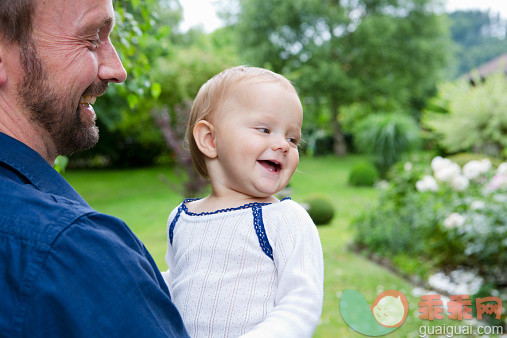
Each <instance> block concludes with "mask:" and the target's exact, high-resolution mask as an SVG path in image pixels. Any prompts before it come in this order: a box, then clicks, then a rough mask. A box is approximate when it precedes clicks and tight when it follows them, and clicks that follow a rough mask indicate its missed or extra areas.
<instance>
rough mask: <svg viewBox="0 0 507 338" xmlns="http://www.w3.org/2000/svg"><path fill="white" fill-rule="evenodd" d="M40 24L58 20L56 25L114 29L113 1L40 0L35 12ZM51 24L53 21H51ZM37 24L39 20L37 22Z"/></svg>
mask: <svg viewBox="0 0 507 338" xmlns="http://www.w3.org/2000/svg"><path fill="white" fill-rule="evenodd" d="M35 15H36V18H37V19H40V20H42V22H39V23H41V24H45V23H46V21H47V20H57V21H54V22H53V23H54V24H57V25H61V26H64V25H65V26H66V27H64V28H69V27H68V26H69V23H70V24H71V25H73V26H76V27H81V28H82V27H84V26H89V25H96V26H99V27H100V26H106V27H112V26H113V25H114V10H113V5H112V1H111V0H39V1H37V6H36V10H35ZM49 23H51V21H49ZM35 24H37V20H36V22H35Z"/></svg>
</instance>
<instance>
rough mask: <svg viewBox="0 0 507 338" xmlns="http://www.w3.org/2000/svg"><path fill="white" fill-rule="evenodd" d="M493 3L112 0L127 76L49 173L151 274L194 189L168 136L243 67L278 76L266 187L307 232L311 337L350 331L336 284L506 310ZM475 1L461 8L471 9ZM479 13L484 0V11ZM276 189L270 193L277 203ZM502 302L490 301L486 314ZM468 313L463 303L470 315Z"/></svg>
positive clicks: (182, 154)
mask: <svg viewBox="0 0 507 338" xmlns="http://www.w3.org/2000/svg"><path fill="white" fill-rule="evenodd" d="M502 5H504V6H505V5H506V4H505V3H504V2H503V1H490V2H487V1H475V2H472V1H468V2H467V1H449V2H445V1H436V0H294V1H284V0H271V1H266V0H222V1H190V0H188V1H181V2H178V1H177V0H144V1H140V0H117V1H115V7H116V14H117V25H116V28H115V31H114V34H113V36H112V41H113V43H114V45H115V46H116V48H117V50H118V52H119V54H120V57H121V59H122V60H123V63H124V66H125V68H126V69H127V72H128V74H129V77H128V79H127V81H126V82H125V83H123V84H120V85H111V86H110V89H109V91H108V93H107V94H106V95H105V96H103V97H101V98H100V99H99V100H97V103H96V104H95V105H94V107H95V111H96V112H97V124H98V125H99V128H100V141H99V143H98V144H97V146H96V147H94V148H93V149H91V150H88V151H86V152H80V153H77V154H75V155H73V156H72V157H70V158H62V157H60V158H58V161H57V163H56V167H57V169H58V170H60V171H61V172H62V173H63V175H64V176H65V177H66V178H67V179H68V180H69V181H70V183H71V184H72V185H73V186H74V187H75V188H76V189H77V190H78V191H79V192H80V193H81V194H82V195H83V196H84V198H85V199H86V200H87V201H89V203H90V204H91V205H92V207H94V208H95V209H97V210H99V211H101V212H105V213H109V214H112V215H114V216H117V217H120V218H122V219H124V220H125V221H126V222H127V224H128V225H129V226H130V227H131V228H132V229H133V230H134V232H135V233H136V234H137V235H138V236H139V237H140V238H141V240H143V242H144V243H145V244H146V246H147V247H148V249H149V250H150V252H151V253H152V255H153V256H154V258H155V260H156V262H157V264H158V265H159V268H160V269H161V270H165V269H166V266H165V263H164V255H165V248H166V245H167V244H166V221H167V217H168V214H169V212H170V211H171V210H172V209H173V208H174V207H175V206H177V205H178V204H179V203H180V202H181V201H182V199H183V198H185V197H199V196H201V197H203V196H205V195H206V194H207V193H208V192H209V187H208V185H207V182H205V181H203V180H201V179H200V178H199V177H198V176H197V174H196V173H195V171H194V170H193V168H192V164H191V161H190V159H189V155H188V151H187V149H186V147H185V146H184V144H183V135H184V131H185V127H186V120H187V114H188V112H189V110H190V106H191V104H192V100H193V98H194V96H195V95H196V94H197V91H198V89H199V88H200V86H201V85H202V84H203V83H204V82H206V81H207V80H208V79H209V78H210V77H212V76H213V75H215V74H216V73H218V72H220V71H222V70H223V69H225V68H228V67H231V66H235V65H239V64H245V65H250V66H259V67H265V68H268V69H271V70H273V71H275V72H278V73H280V74H283V75H284V76H286V77H287V78H289V79H290V80H291V81H293V83H294V85H295V87H296V88H297V90H298V92H299V94H300V98H301V100H302V103H303V107H304V122H303V142H302V145H301V148H300V154H301V161H300V166H299V168H298V172H297V173H296V174H295V175H294V177H293V179H292V181H291V182H290V184H289V187H288V188H287V189H285V190H284V191H283V192H282V195H283V196H291V197H292V198H293V199H294V200H295V201H297V202H300V203H302V204H303V205H304V206H305V207H306V208H307V209H308V211H309V213H310V215H311V216H312V218H313V219H314V221H315V223H316V224H317V225H318V228H319V232H320V235H321V239H322V244H323V249H324V258H325V269H326V271H325V299H324V309H323V314H322V319H321V323H320V325H319V327H318V329H317V332H316V334H315V336H317V337H334V336H345V337H348V336H355V335H357V336H359V334H355V333H354V331H352V330H351V329H350V328H349V327H348V326H347V325H346V324H345V322H344V321H343V319H342V317H341V315H340V313H339V301H340V297H341V293H342V292H343V290H345V289H354V290H357V291H359V292H361V293H362V294H363V295H364V296H365V297H366V299H367V300H368V302H370V303H371V302H372V301H373V300H374V299H375V297H376V295H378V294H379V293H380V292H382V291H385V290H389V289H395V290H399V291H401V292H403V293H404V294H405V295H406V296H407V298H408V300H409V306H410V310H409V316H408V318H407V321H406V322H405V324H404V325H403V326H402V327H401V328H400V329H399V330H397V331H395V332H394V333H392V334H391V335H393V336H403V337H406V336H414V337H415V336H419V335H420V333H419V328H420V327H421V325H442V323H445V324H446V325H449V326H463V325H492V326H497V327H498V326H503V327H504V332H505V325H506V317H505V310H504V311H503V314H502V315H501V316H500V318H499V319H498V318H496V314H491V315H486V316H485V318H484V319H485V321H483V322H480V323H479V322H477V321H476V320H473V321H471V322H467V321H457V320H450V319H449V318H448V317H447V316H446V318H445V319H444V320H443V321H441V322H439V321H437V322H436V323H435V322H428V321H424V320H422V319H420V318H419V309H418V306H417V303H418V301H421V295H427V294H432V293H439V294H441V295H442V297H443V299H444V303H446V301H445V299H449V297H450V296H452V295H457V294H468V295H470V298H471V300H472V304H473V300H474V299H475V298H477V297H479V298H480V297H486V296H495V297H499V298H500V299H502V300H503V302H504V303H507V273H506V271H507V269H506V265H507V264H506V263H507V251H506V250H505V249H506V247H507V163H505V161H506V158H507V79H506V77H505V74H506V71H507V38H506V33H507V21H506V18H505V17H504V16H503V15H506V14H507V9H505V8H502ZM475 6H476V7H475ZM487 6H488V7H487ZM280 197H282V196H280ZM504 308H505V306H504ZM476 317H477V316H476V315H475V307H474V318H476Z"/></svg>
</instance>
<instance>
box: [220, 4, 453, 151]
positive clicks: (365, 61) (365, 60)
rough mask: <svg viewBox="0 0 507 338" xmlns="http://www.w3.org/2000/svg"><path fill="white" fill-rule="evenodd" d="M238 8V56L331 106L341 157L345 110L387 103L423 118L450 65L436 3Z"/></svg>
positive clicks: (442, 20) (235, 18) (231, 15)
mask: <svg viewBox="0 0 507 338" xmlns="http://www.w3.org/2000/svg"><path fill="white" fill-rule="evenodd" d="M231 1H233V0H231ZM235 2H236V4H237V5H236V6H231V7H232V8H238V9H239V10H238V12H237V13H232V12H231V13H228V19H229V22H230V24H231V25H232V26H233V28H234V29H235V31H236V33H237V36H238V38H239V39H238V41H239V42H238V43H239V44H240V53H242V55H243V56H244V57H245V58H247V60H249V61H250V62H251V63H252V64H254V65H258V66H262V67H267V68H270V69H272V70H274V71H275V72H279V73H284V74H286V75H287V76H288V77H289V78H291V79H292V80H294V81H295V83H296V84H297V86H298V87H299V89H300V90H301V93H302V95H303V96H305V97H309V98H313V99H314V101H315V102H325V103H326V105H327V107H328V109H327V111H329V113H330V114H331V117H330V122H331V126H332V132H333V135H334V151H335V153H336V154H337V155H344V154H345V153H346V147H345V143H344V137H343V133H342V128H341V125H340V122H339V119H338V114H339V112H340V110H341V108H342V107H344V106H346V105H349V104H352V103H357V102H362V101H366V102H369V101H372V100H374V99H376V98H377V97H386V98H388V99H389V100H396V101H398V102H399V104H400V105H401V106H404V107H407V110H409V112H411V113H414V112H418V111H419V110H420V109H421V108H422V107H423V106H424V102H425V101H426V99H427V98H428V97H429V96H430V95H431V94H432V91H433V90H434V86H435V85H434V84H435V82H436V80H437V79H439V78H440V76H441V71H442V69H443V67H444V66H445V65H446V61H447V55H448V54H447V48H446V47H447V46H448V44H449V43H450V40H449V36H448V31H447V30H446V26H445V18H443V17H441V16H438V15H436V14H435V13H434V11H433V10H434V7H435V6H436V5H435V3H434V1H432V0H411V1H399V0H375V1H374V0H350V1H337V0H324V1H323V0H298V1H284V0H272V1H263V0H236V1H235ZM414 114H415V113H414Z"/></svg>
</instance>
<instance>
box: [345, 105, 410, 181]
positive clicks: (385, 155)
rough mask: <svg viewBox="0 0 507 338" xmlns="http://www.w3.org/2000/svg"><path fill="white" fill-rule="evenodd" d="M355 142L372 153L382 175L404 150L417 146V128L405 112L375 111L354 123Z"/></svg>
mask: <svg viewBox="0 0 507 338" xmlns="http://www.w3.org/2000/svg"><path fill="white" fill-rule="evenodd" d="M354 141H355V144H356V147H357V149H358V150H359V151H362V152H365V153H367V154H370V155H371V156H373V162H374V163H375V166H376V167H377V168H378V170H379V173H380V175H381V177H385V175H386V174H387V171H388V170H389V168H390V167H391V166H392V165H393V164H395V163H396V162H398V160H399V159H400V157H401V155H402V154H403V153H404V152H407V151H409V150H412V149H414V148H415V147H416V146H417V145H418V143H419V128H418V126H417V124H416V123H415V121H414V120H413V119H412V118H411V117H410V116H407V115H401V114H375V115H370V116H369V117H367V118H366V119H364V120H363V121H362V122H360V123H358V124H357V126H356V131H355V139H354Z"/></svg>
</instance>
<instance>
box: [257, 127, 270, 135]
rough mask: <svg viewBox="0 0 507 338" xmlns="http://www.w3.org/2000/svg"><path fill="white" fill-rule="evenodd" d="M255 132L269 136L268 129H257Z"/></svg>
mask: <svg viewBox="0 0 507 338" xmlns="http://www.w3.org/2000/svg"><path fill="white" fill-rule="evenodd" d="M257 130H258V131H260V132H261V133H265V134H269V129H268V128H257Z"/></svg>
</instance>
